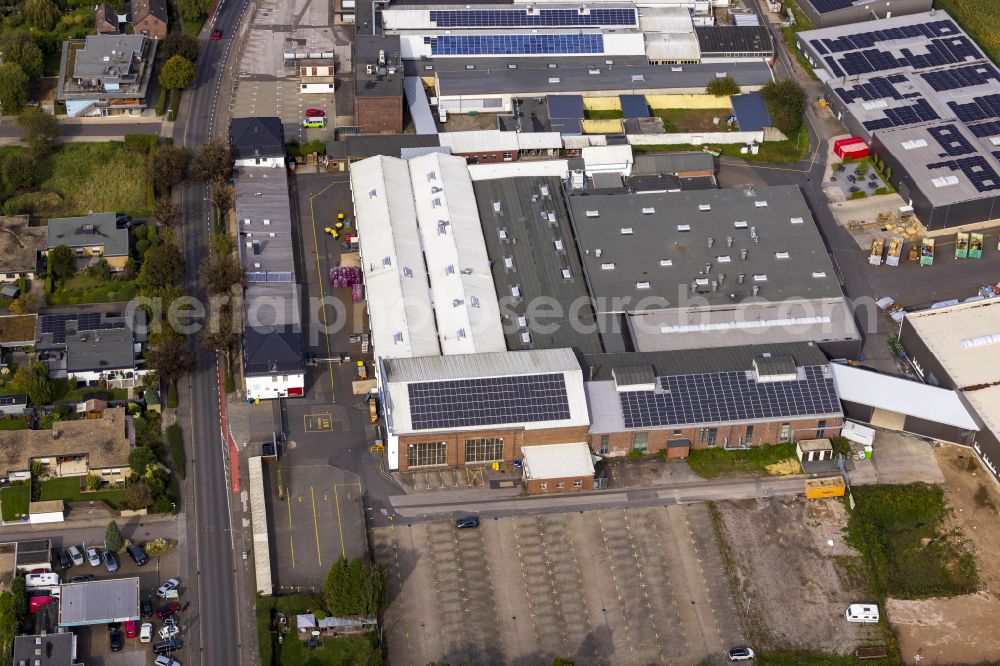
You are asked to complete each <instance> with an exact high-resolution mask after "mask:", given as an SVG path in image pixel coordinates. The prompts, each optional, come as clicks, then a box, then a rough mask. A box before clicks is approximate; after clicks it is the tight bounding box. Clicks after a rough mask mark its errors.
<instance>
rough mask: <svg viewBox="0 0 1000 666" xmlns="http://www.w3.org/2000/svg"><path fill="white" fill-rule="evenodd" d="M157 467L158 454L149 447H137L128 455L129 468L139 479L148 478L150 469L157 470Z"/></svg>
mask: <svg viewBox="0 0 1000 666" xmlns="http://www.w3.org/2000/svg"><path fill="white" fill-rule="evenodd" d="M157 465H158V461H157V459H156V453H154V452H153V449H151V448H149V447H148V446H137V447H135V448H134V449H132V452H131V453H129V454H128V466H129V468H130V469H131V470H132V474H134V475H135V476H137V477H143V476H146V472H147V471H148V470H149V468H150V467H152V468H154V469H155V468H156V467H157Z"/></svg>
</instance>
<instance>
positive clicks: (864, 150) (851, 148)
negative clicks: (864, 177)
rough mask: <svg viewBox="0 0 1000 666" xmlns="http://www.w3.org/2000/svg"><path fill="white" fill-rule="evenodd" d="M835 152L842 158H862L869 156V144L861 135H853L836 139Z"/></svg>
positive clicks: (834, 143)
mask: <svg viewBox="0 0 1000 666" xmlns="http://www.w3.org/2000/svg"><path fill="white" fill-rule="evenodd" d="M833 152H834V153H836V155H837V157H839V158H840V159H852V160H860V159H863V158H865V157H868V146H867V145H865V142H864V141H863V140H862V139H861V138H860V137H857V136H851V137H847V138H846V139H837V140H836V141H834V142H833Z"/></svg>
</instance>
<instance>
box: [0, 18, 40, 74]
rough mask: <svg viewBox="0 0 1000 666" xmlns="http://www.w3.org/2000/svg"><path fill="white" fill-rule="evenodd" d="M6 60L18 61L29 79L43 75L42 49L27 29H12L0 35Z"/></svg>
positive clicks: (1, 49)
mask: <svg viewBox="0 0 1000 666" xmlns="http://www.w3.org/2000/svg"><path fill="white" fill-rule="evenodd" d="M0 53H3V60H4V62H16V63H17V64H18V65H20V66H21V69H22V70H23V71H24V73H25V74H27V75H28V78H29V79H34V78H38V77H39V76H41V75H42V65H43V58H42V50H41V49H40V48H38V44H37V43H35V40H34V39H33V38H32V36H31V33H30V32H28V31H27V30H23V29H20V30H11V31H10V32H5V33H3V34H2V35H0Z"/></svg>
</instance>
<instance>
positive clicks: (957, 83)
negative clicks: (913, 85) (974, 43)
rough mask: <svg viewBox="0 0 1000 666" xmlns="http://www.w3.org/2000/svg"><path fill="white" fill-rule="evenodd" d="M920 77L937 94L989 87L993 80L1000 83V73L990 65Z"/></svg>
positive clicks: (967, 66) (954, 69)
mask: <svg viewBox="0 0 1000 666" xmlns="http://www.w3.org/2000/svg"><path fill="white" fill-rule="evenodd" d="M920 76H922V77H924V81H927V83H928V85H930V87H931V88H933V89H934V90H936V91H937V92H945V91H947V90H957V89H958V88H971V87H973V86H982V85H987V84H989V82H990V80H991V79H992V80H993V81H998V82H1000V73H998V72H997V69H996V67H994V66H993V65H991V64H989V63H982V64H977V65H966V66H964V67H950V68H948V69H944V70H941V71H940V72H927V73H925V74H921V75H920Z"/></svg>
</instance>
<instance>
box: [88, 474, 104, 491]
mask: <svg viewBox="0 0 1000 666" xmlns="http://www.w3.org/2000/svg"><path fill="white" fill-rule="evenodd" d="M100 487H101V477H99V476H95V475H94V474H88V475H87V490H98V489H100Z"/></svg>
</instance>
